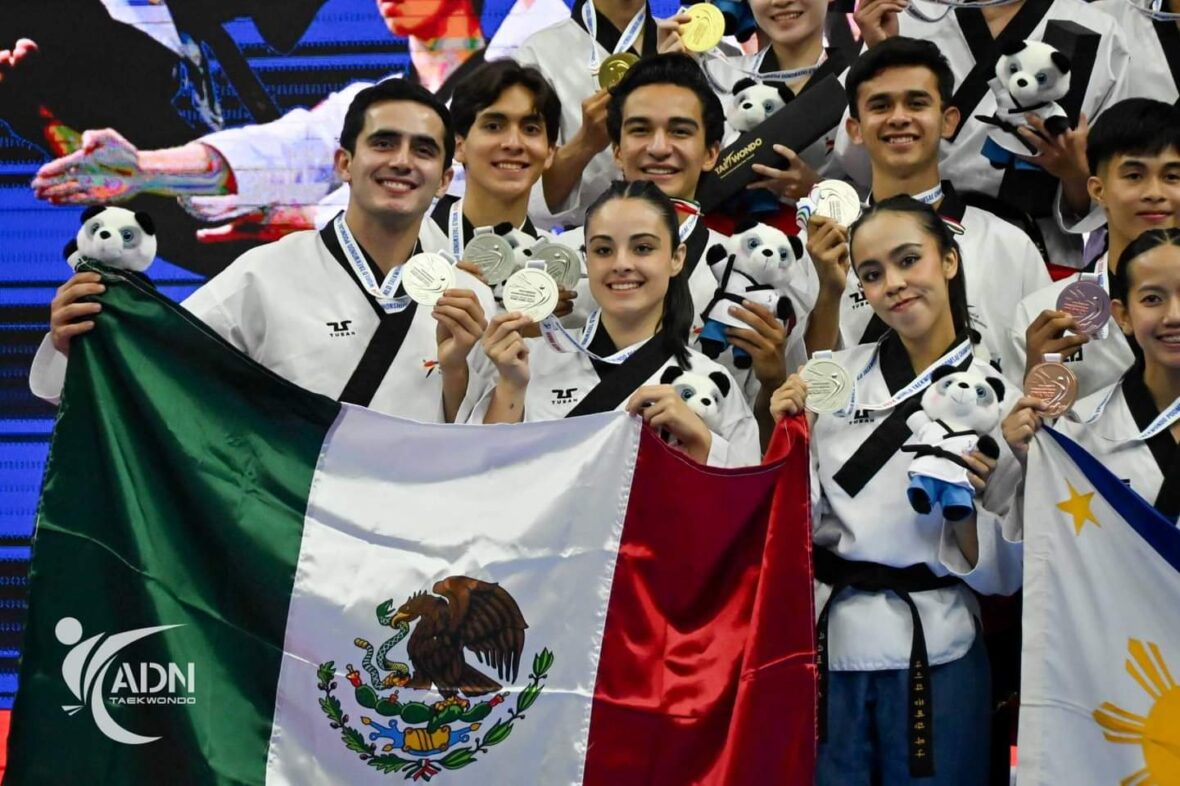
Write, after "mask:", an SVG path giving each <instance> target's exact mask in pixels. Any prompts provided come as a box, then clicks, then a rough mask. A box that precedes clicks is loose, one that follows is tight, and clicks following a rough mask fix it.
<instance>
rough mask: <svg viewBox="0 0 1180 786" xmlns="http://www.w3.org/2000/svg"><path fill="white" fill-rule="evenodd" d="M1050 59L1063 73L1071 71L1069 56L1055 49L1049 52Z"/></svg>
mask: <svg viewBox="0 0 1180 786" xmlns="http://www.w3.org/2000/svg"><path fill="white" fill-rule="evenodd" d="M1049 59H1050V60H1052V61H1053V66H1054V67H1055V68H1056V69H1057V70H1058V71H1060V72H1061V73H1062V74H1068V73H1069V58H1068V57H1066V56H1065V55H1063V54H1061V53H1060V52H1057V51H1053V52H1050V53H1049Z"/></svg>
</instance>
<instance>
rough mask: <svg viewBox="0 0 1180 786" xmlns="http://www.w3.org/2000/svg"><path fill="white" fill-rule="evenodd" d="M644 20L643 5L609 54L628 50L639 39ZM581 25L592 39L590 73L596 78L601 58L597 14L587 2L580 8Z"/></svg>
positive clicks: (644, 9) (645, 8) (644, 10)
mask: <svg viewBox="0 0 1180 786" xmlns="http://www.w3.org/2000/svg"><path fill="white" fill-rule="evenodd" d="M646 19H647V6H646V5H644V7H643V8H640V9H639V10H638V11H637V12H636V13H635V16H633V17H631V21H630V22H628V23H627V27H626V29H625V30H623V34H622V35H621V36H619V42H618V43H617V44H615V51H614V52H612V53H611V54H614V55H618V54H622V53H623V52H626V51H627V50H628V49H630V48H631V47H632V46H633V45H634V44H635V41H636V39H638V38H639V34H640V33H641V32H643V22H644V20H646ZM582 23H583V24H584V25H585V26H586V32H587V33H589V34H590V38H591V39H593V40H592V41H591V42H590V73H591V74H594V75H595V76H598V69H599V68H600V67H601V66H602V58H601V57H600V56H599V54H598V47H599V43H598V12H597V11H595V10H594V3H593V2H590V1H589V0H587V2H586V4H585V5H583V6H582Z"/></svg>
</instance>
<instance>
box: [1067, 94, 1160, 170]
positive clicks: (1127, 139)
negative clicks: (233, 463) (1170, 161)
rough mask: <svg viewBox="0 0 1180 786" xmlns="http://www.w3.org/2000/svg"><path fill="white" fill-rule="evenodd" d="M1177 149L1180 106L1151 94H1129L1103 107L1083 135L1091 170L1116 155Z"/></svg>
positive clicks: (1149, 154) (1147, 153) (1144, 153)
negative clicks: (1154, 97) (1084, 135)
mask: <svg viewBox="0 0 1180 786" xmlns="http://www.w3.org/2000/svg"><path fill="white" fill-rule="evenodd" d="M1169 149H1170V150H1176V151H1177V152H1180V109H1177V108H1176V107H1174V106H1172V105H1171V104H1165V103H1164V102H1163V101H1155V100H1153V99H1150V98H1128V99H1126V100H1125V101H1119V102H1118V103H1116V104H1112V105H1110V106H1109V107H1107V108H1106V111H1104V112H1103V113H1102V114H1101V115H1099V116H1098V119H1097V120H1095V121H1094V124H1093V125H1092V126H1090V134H1089V136H1087V137H1086V159H1087V161H1088V162H1089V164H1090V174H1091V175H1094V176H1097V175H1098V170H1099V168H1101V167H1102V165H1103V164H1106V163H1108V162H1109V161H1110V160H1111V159H1112V158H1114V157H1115V156H1130V155H1142V156H1155V155H1159V154H1160V153H1162V152H1164V151H1165V150H1169Z"/></svg>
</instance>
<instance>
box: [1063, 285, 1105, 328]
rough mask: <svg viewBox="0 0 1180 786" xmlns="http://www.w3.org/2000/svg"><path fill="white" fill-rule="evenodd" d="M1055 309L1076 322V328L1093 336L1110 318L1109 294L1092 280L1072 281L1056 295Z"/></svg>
mask: <svg viewBox="0 0 1180 786" xmlns="http://www.w3.org/2000/svg"><path fill="white" fill-rule="evenodd" d="M1057 310H1058V311H1064V312H1065V313H1066V314H1069V315H1070V316H1071V317H1073V318H1074V321H1075V322H1077V323H1078V330H1080V331H1081V332H1083V333H1085V334H1086V335H1088V336H1091V337H1093V336H1095V335H1096V334H1098V333H1099V332H1101V330H1102V328H1104V327H1106V323H1107V322H1108V321H1109V320H1110V296H1109V295H1107V294H1106V290H1105V289H1103V288H1102V286H1101V285H1100V284H1097V283H1095V282H1093V281H1074V282H1073V283H1071V284H1069V285H1068V286H1067V287H1066V288H1065V289H1063V290H1061V294H1060V295H1058V296H1057Z"/></svg>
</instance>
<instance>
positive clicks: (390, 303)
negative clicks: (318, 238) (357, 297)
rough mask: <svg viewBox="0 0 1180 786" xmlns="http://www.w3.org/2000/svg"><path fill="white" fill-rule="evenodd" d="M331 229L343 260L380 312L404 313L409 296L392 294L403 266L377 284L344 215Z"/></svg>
mask: <svg viewBox="0 0 1180 786" xmlns="http://www.w3.org/2000/svg"><path fill="white" fill-rule="evenodd" d="M332 229H333V230H335V232H336V239H337V240H338V241H339V242H340V247H341V248H342V249H344V256H345V259H346V260H347V262H348V265H349V267H351V268H352V272H353V273H355V274H356V277H357V280H359V281H360V282H361V286H363V287H364V288H365V291H366V292H368V293H369V294H370V295H372V296H373V298H374V299H375V300H376V301H377V305H379V306H380V307H381V310H382V311H384V312H385V313H386V314H396V313H398V312H399V311H405V309H406V307H407V306H409V305H410V302H411V301H410V297H409V295H402V296H401V297H394V294H395V293H396V292H397V289H398V287H399V286H401V283H402V272H403V269H404V268H403V266H402V265H398V266H397V267H395V268H394V269H393V270H391V271H389V273H388V275H386V276H385V280H384V281H382V282H381V283H380V284H378V283H377V278H376V276H374V275H373V271H372V269H371V268H370V267H369V263H368V261H366V260H365V256H364V254H363V253H361V249H360V246H359V245H357V242H356V240H355V239H354V238H353V236H352V232H350V231H349V229H348V225H347V224H346V223H344V213H338V214H337V215H336V218H335V219H333V221H332Z"/></svg>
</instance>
